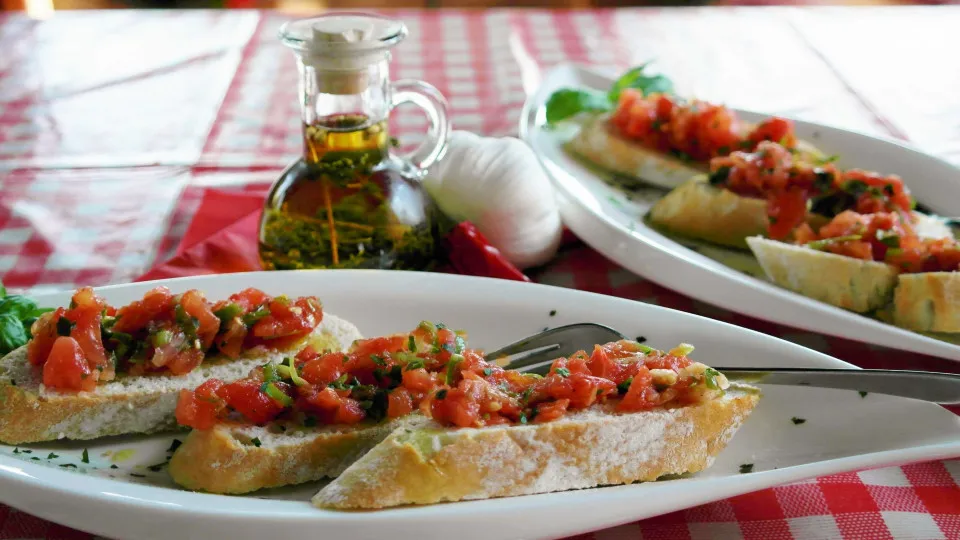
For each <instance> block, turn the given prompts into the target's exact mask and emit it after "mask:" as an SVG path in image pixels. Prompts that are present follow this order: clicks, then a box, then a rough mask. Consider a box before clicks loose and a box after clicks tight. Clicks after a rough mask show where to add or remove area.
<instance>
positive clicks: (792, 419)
mask: <svg viewBox="0 0 960 540" xmlns="http://www.w3.org/2000/svg"><path fill="white" fill-rule="evenodd" d="M790 421H791V422H793V423H794V424H796V425H800V424H802V423H804V422H806V421H807V419H806V418H798V417H796V416H794V417H793V418H791V419H790Z"/></svg>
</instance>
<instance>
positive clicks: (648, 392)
mask: <svg viewBox="0 0 960 540" xmlns="http://www.w3.org/2000/svg"><path fill="white" fill-rule="evenodd" d="M657 398H658V392H657V391H656V390H655V389H654V388H653V376H651V375H650V370H649V369H647V367H646V366H643V367H641V368H640V369H639V370H638V371H637V373H636V374H635V375H634V376H633V380H632V381H631V382H630V388H628V389H627V393H626V395H624V396H623V399H622V400H621V401H620V403H619V404H618V405H617V410H618V411H624V412H636V411H646V410H649V409H652V408H654V407H656V406H657V405H659V403H658V402H657Z"/></svg>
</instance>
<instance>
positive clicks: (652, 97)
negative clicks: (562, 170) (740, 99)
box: [568, 88, 826, 189]
mask: <svg viewBox="0 0 960 540" xmlns="http://www.w3.org/2000/svg"><path fill="white" fill-rule="evenodd" d="M761 141H776V142H779V143H781V144H783V145H785V146H787V147H788V148H790V149H791V150H792V151H793V152H795V153H796V154H797V155H798V156H802V157H803V158H805V159H809V160H821V159H823V158H825V157H826V156H824V155H823V154H822V153H821V152H820V151H819V150H817V149H816V147H814V146H813V145H812V144H810V143H807V142H804V141H799V140H797V138H796V137H795V135H794V133H793V123H792V122H790V121H789V120H786V119H783V118H779V117H771V118H769V119H766V120H764V121H763V122H761V123H759V124H751V123H748V122H744V121H742V120H740V119H739V118H738V117H737V115H736V113H735V112H733V111H732V110H730V109H729V108H727V107H724V106H723V105H717V104H713V103H708V102H705V101H702V100H683V99H680V98H677V97H675V96H670V95H667V94H662V93H651V94H649V95H646V96H645V95H643V93H642V92H641V91H639V90H636V89H630V88H628V89H625V90H623V91H622V92H621V93H620V95H619V99H618V102H617V106H616V108H615V109H614V110H613V111H612V112H610V113H598V114H595V115H593V116H592V117H589V118H588V119H587V120H586V121H585V122H584V123H583V124H582V125H581V127H580V129H579V130H578V131H577V134H576V135H575V136H574V137H573V138H572V139H571V140H570V142H569V143H568V148H569V149H570V150H571V151H572V152H573V153H575V154H578V155H580V156H581V157H583V158H585V159H587V160H588V161H590V162H592V163H595V164H597V165H599V166H601V167H603V168H605V169H608V170H610V171H613V172H616V173H618V174H620V175H622V176H626V177H628V178H636V179H639V180H643V181H646V182H647V183H649V184H652V185H655V186H659V187H663V188H668V189H672V188H675V187H678V186H679V185H681V184H682V183H684V182H685V181H687V180H688V179H689V178H691V177H692V176H696V175H698V174H705V173H707V172H709V169H710V160H711V159H712V158H715V157H723V156H727V155H729V154H730V153H731V152H734V151H737V150H753V149H755V148H756V147H757V145H758V144H759V143H760V142H761Z"/></svg>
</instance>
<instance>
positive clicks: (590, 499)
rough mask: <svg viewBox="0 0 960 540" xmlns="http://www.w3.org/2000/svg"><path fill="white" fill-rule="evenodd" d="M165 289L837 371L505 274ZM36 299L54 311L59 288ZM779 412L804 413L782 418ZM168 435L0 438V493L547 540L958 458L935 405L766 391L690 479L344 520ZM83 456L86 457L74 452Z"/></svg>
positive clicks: (129, 507) (135, 511)
mask: <svg viewBox="0 0 960 540" xmlns="http://www.w3.org/2000/svg"><path fill="white" fill-rule="evenodd" d="M165 284H167V285H169V286H170V287H171V289H173V290H174V292H182V291H184V290H186V289H188V288H194V287H195V288H199V289H201V290H203V291H204V292H206V293H207V296H208V298H211V299H220V298H225V297H226V296H228V295H229V294H231V293H233V292H235V291H238V290H240V289H242V288H245V287H250V286H252V287H259V288H262V289H263V290H266V291H267V292H270V293H272V294H281V293H286V294H289V295H305V294H314V295H317V296H319V298H321V299H322V301H323V303H324V306H325V309H326V310H327V311H329V312H330V313H335V314H338V315H341V316H343V317H346V318H347V319H348V320H351V321H353V322H355V323H356V324H357V325H358V326H359V327H360V329H361V331H362V332H363V333H364V334H365V335H367V336H373V335H379V334H386V333H392V332H397V331H406V330H409V329H412V328H414V327H415V326H416V324H417V323H418V322H419V321H421V320H424V319H429V320H433V321H442V322H445V323H447V324H448V325H450V326H451V327H453V328H463V329H467V330H468V332H469V340H468V343H470V344H471V345H472V346H475V347H483V348H488V349H491V348H495V347H498V346H500V345H503V344H506V343H510V342H513V341H515V340H517V339H519V338H522V337H524V336H526V335H529V334H531V333H534V332H537V331H540V330H542V329H543V328H544V327H545V326H559V325H562V324H570V323H574V322H583V321H593V322H598V323H602V324H607V325H610V326H613V327H614V328H617V329H618V330H620V331H621V332H624V333H626V334H627V335H630V336H634V335H643V336H645V337H646V338H647V342H648V343H649V344H651V345H652V346H654V347H658V348H668V347H672V346H674V345H676V344H677V343H680V342H681V341H685V342H689V343H693V344H694V345H696V346H697V350H696V351H695V352H694V353H693V354H694V357H695V358H697V359H698V360H701V361H703V362H706V363H708V364H713V365H719V366H723V365H726V366H738V365H739V366H747V365H757V366H813V367H851V366H850V365H849V364H846V363H844V362H841V361H839V360H836V359H833V358H830V357H828V356H825V355H823V354H820V353H818V352H814V351H812V350H809V349H806V348H804V347H801V346H799V345H795V344H792V343H789V342H786V341H782V340H779V339H776V338H773V337H770V336H767V335H764V334H760V333H757V332H753V331H749V330H745V329H742V328H738V327H735V326H731V325H728V324H726V323H721V322H718V321H713V320H710V319H706V318H702V317H698V316H695V315H690V314H687V313H682V312H678V311H673V310H669V309H666V308H661V307H657V306H651V305H647V304H643V303H640V302H633V301H630V300H624V299H620V298H614V297H609V296H602V295H596V294H590V293H584V292H579V291H576V290H572V289H565V288H557V287H550V286H546V285H536V284H529V283H519V282H513V281H505V280H495V279H487V278H472V277H463V276H452V275H443V274H424V273H407V272H398V271H394V272H378V271H346V270H343V271H313V272H311V271H300V272H272V273H250V274H230V275H221V276H204V277H197V278H183V279H176V280H169V281H166V282H165ZM153 285H154V284H153V283H138V284H131V285H120V286H111V287H104V288H102V289H100V292H101V293H102V294H103V295H104V296H105V297H106V298H107V299H108V300H109V301H110V302H112V303H114V304H118V303H124V302H128V301H130V300H133V299H135V298H139V297H140V296H141V295H142V294H143V293H144V292H145V291H146V290H147V289H148V288H150V287H152V286H153ZM38 300H39V301H40V302H41V304H42V305H59V304H63V303H65V302H67V301H68V300H69V295H68V294H51V295H44V296H38ZM553 310H556V313H555V314H554V315H551V312H552V311H553ZM793 417H799V418H804V419H805V420H806V422H804V423H802V424H799V425H797V424H794V422H793V421H792V420H791V419H792V418H793ZM176 437H180V438H182V437H183V435H182V434H179V435H176ZM174 438H175V436H172V435H167V436H154V437H116V438H112V439H110V440H103V441H91V442H86V443H53V444H43V445H31V446H29V447H20V448H19V449H15V448H11V447H8V446H7V447H4V446H0V501H2V502H4V503H7V504H10V505H12V506H14V507H17V508H20V509H22V510H24V511H26V512H29V513H32V514H35V515H38V516H39V517H41V518H45V519H49V520H52V521H56V522H60V523H63V524H65V525H68V526H71V527H75V528H78V529H82V530H86V531H90V532H92V533H95V534H100V535H103V536H107V537H110V538H152V539H160V538H171V539H178V540H179V539H194V538H195V539H202V540H207V539H209V538H231V539H232V540H245V539H250V540H263V539H264V538H318V539H319V538H324V539H340V538H369V539H376V540H383V539H384V538H436V537H439V536H444V537H446V536H448V535H449V534H450V533H451V531H453V530H455V531H456V533H455V534H456V536H457V538H458V539H462V540H470V539H483V540H496V539H501V538H502V539H516V538H525V539H537V538H556V537H560V536H566V535H573V534H579V533H582V532H586V531H590V530H596V529H600V528H605V527H611V526H615V525H618V524H622V523H626V522H630V521H633V520H637V519H642V518H646V517H650V516H654V515H657V514H662V513H666V512H670V511H674V510H679V509H682V508H687V507H690V506H694V505H698V504H702V503H706V502H710V501H714V500H718V499H723V498H726V497H731V496H733V495H737V494H740V493H745V492H749V491H754V490H758V489H762V488H766V487H770V486H774V485H777V484H782V483H786V482H792V481H797V480H801V479H806V478H811V477H815V476H821V475H825V474H831V473H838V472H842V471H850V470H855V469H863V468H872V467H879V466H885V465H891V464H901V463H906V462H911V461H922V460H929V459H944V458H949V457H953V456H958V455H960V420H958V418H957V417H956V416H954V415H953V414H951V413H950V412H948V411H946V410H945V409H943V408H941V407H939V406H937V405H933V404H930V403H925V402H920V401H915V400H908V399H903V398H895V397H890V396H883V395H878V394H869V395H867V396H865V397H861V396H860V394H859V393H858V392H854V391H850V390H844V391H839V390H823V389H816V388H809V387H797V388H790V387H768V388H765V395H764V397H763V398H762V399H761V402H760V405H759V406H758V408H757V410H756V411H755V412H754V413H753V415H752V416H751V417H750V418H749V419H748V420H747V422H746V423H745V424H744V426H743V427H742V428H741V430H740V432H739V433H738V434H737V435H736V436H735V437H734V438H733V440H732V441H731V444H730V445H729V447H728V448H727V449H726V450H725V451H724V452H722V453H721V454H720V456H719V457H718V458H717V460H716V462H715V463H714V465H713V466H712V467H711V468H709V469H707V470H706V471H704V472H703V473H701V474H698V475H695V476H693V477H691V478H686V479H682V480H672V481H664V482H655V483H646V484H634V485H629V486H618V487H605V488H599V489H587V490H580V491H572V492H563V493H552V494H545V495H532V496H525V497H513V498H504V499H494V500H485V501H472V502H462V503H453V504H438V505H433V506H424V507H408V508H398V509H393V510H385V511H378V512H358V513H348V512H330V511H323V510H318V509H316V508H314V507H312V506H311V505H310V504H309V502H308V500H309V497H310V496H311V495H312V494H314V493H315V492H316V491H317V489H318V486H319V484H311V485H307V486H301V487H299V488H296V489H288V490H274V491H270V492H268V493H257V494H255V496H245V497H238V496H234V497H230V496H221V495H210V494H200V493H191V492H187V491H182V490H178V489H176V488H175V487H174V486H173V485H172V484H171V482H170V481H169V479H168V478H167V476H166V473H165V471H164V470H163V467H162V465H163V463H164V462H165V459H166V456H168V455H169V453H168V452H167V449H168V448H169V447H170V444H171V441H172V440H173V439H174ZM84 449H86V450H87V456H88V461H89V463H84V462H83V461H82V455H83V450H84ZM25 450H29V451H30V452H29V453H26V452H25ZM15 452H16V453H15ZM51 453H52V454H53V455H54V456H55V457H50V456H51ZM34 458H36V459H34ZM746 463H753V464H754V472H753V473H751V474H740V472H739V468H740V465H742V464H746ZM63 465H66V467H62V466H63ZM111 465H114V466H115V467H116V468H111ZM151 465H160V467H157V468H158V469H159V470H157V471H151V470H150V469H149V468H148V467H149V466H151ZM132 475H135V476H132ZM585 508H589V509H590V511H589V512H585V511H584V509H585ZM453 527H455V529H453Z"/></svg>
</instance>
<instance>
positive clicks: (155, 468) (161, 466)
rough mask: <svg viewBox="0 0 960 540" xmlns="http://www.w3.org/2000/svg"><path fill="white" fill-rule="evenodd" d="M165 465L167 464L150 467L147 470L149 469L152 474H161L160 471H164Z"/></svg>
mask: <svg viewBox="0 0 960 540" xmlns="http://www.w3.org/2000/svg"><path fill="white" fill-rule="evenodd" d="M165 465H166V463H157V464H156V465H150V466H148V467H147V469H149V470H150V471H151V472H160V469H162V468H163V467H164V466H165Z"/></svg>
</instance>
